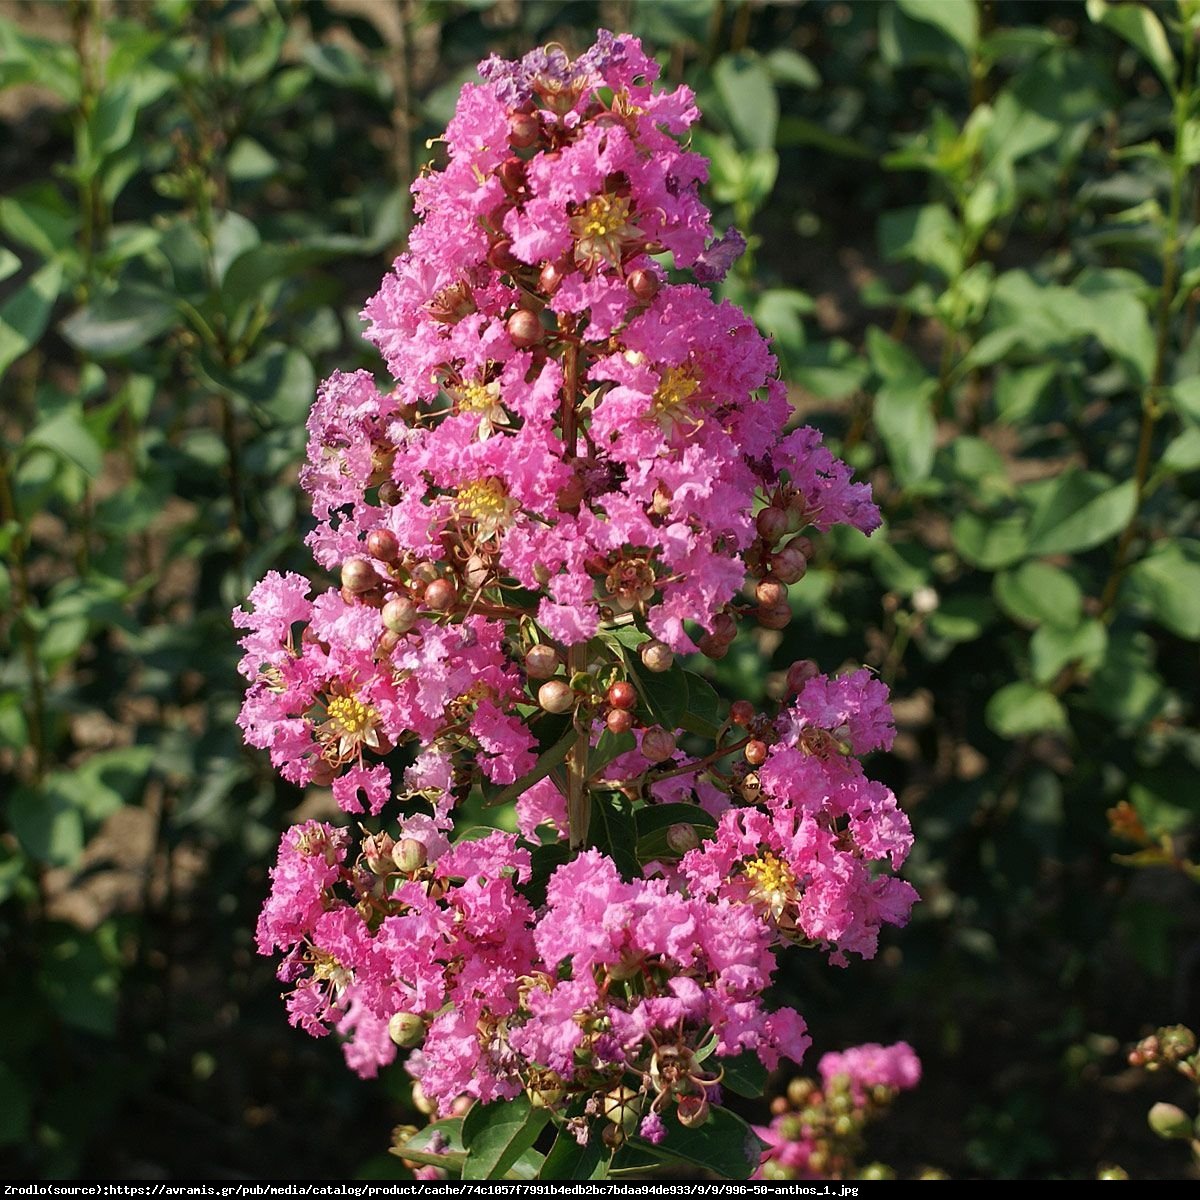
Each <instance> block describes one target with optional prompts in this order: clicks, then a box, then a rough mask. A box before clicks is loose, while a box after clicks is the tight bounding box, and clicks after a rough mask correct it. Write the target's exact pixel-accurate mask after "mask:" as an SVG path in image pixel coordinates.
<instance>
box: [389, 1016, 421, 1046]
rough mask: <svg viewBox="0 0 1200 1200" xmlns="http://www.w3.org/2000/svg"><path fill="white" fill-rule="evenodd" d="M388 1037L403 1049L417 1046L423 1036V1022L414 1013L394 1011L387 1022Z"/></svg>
mask: <svg viewBox="0 0 1200 1200" xmlns="http://www.w3.org/2000/svg"><path fill="white" fill-rule="evenodd" d="M388 1037H390V1038H391V1039H392V1041H393V1042H395V1043H396V1045H397V1046H399V1047H400V1048H401V1049H404V1050H407V1049H409V1048H410V1047H412V1046H419V1045H420V1044H421V1042H422V1041H423V1040H424V1038H425V1022H424V1021H423V1020H422V1019H421V1018H420V1017H419V1016H418V1015H417V1014H416V1013H410V1012H398V1013H395V1014H394V1015H393V1017H392V1019H391V1020H390V1021H389V1022H388Z"/></svg>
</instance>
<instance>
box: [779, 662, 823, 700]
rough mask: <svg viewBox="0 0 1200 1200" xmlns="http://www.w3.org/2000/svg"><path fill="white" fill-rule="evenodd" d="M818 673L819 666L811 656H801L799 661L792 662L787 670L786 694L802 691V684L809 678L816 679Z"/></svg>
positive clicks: (819, 670) (819, 671)
mask: <svg viewBox="0 0 1200 1200" xmlns="http://www.w3.org/2000/svg"><path fill="white" fill-rule="evenodd" d="M820 673H821V668H820V667H818V666H817V664H816V663H815V662H813V660H812V659H811V658H802V659H800V661H799V662H794V663H792V665H791V666H790V667H788V672H787V690H788V694H789V695H796V694H797V693H799V692H801V691H803V690H804V685H805V684H806V683H807V682H808V681H809V680H810V679H816V677H817V676H818V675H820Z"/></svg>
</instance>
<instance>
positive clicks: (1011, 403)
mask: <svg viewBox="0 0 1200 1200" xmlns="http://www.w3.org/2000/svg"><path fill="white" fill-rule="evenodd" d="M1057 375H1058V365H1057V364H1056V363H1038V364H1037V365H1036V366H1031V367H1017V368H1015V369H1014V368H1010V367H1006V368H1004V370H1002V371H1001V372H1000V374H999V376H998V377H997V379H996V392H995V402H996V416H997V417H998V418H999V419H1000V420H1001V421H1004V422H1005V423H1007V424H1012V425H1019V424H1021V423H1022V422H1023V421H1026V420H1027V419H1028V418H1029V417H1030V416H1031V415H1032V414H1033V413H1034V412H1036V411H1037V408H1038V405H1039V404H1040V403H1041V400H1042V397H1043V396H1045V394H1046V390H1047V389H1048V388H1049V386H1050V384H1051V383H1052V382H1053V380H1054V379H1055V378H1056V376H1057Z"/></svg>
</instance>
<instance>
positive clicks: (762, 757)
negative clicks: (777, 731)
mask: <svg viewBox="0 0 1200 1200" xmlns="http://www.w3.org/2000/svg"><path fill="white" fill-rule="evenodd" d="M742 753H743V754H745V756H746V761H747V762H748V763H749V764H750V765H751V766H752V767H761V766H762V765H763V763H765V762H766V761H767V743H766V742H760V741H759V740H758V738H755V739H754V741H752V742H747V743H746V749H745V750H743V751H742Z"/></svg>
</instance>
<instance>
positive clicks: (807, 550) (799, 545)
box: [788, 537, 816, 558]
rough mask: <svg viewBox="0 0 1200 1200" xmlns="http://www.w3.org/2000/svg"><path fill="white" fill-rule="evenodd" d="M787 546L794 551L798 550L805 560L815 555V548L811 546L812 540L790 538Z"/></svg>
mask: <svg viewBox="0 0 1200 1200" xmlns="http://www.w3.org/2000/svg"><path fill="white" fill-rule="evenodd" d="M788 545H789V546H791V547H792V548H793V549H794V550H799V551H800V553H801V554H803V555H804V557H805V558H812V556H813V555H814V554H815V553H816V547H815V546H814V545H813V544H812V538H806V537H798V538H792V540H791V541H790V542H788Z"/></svg>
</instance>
